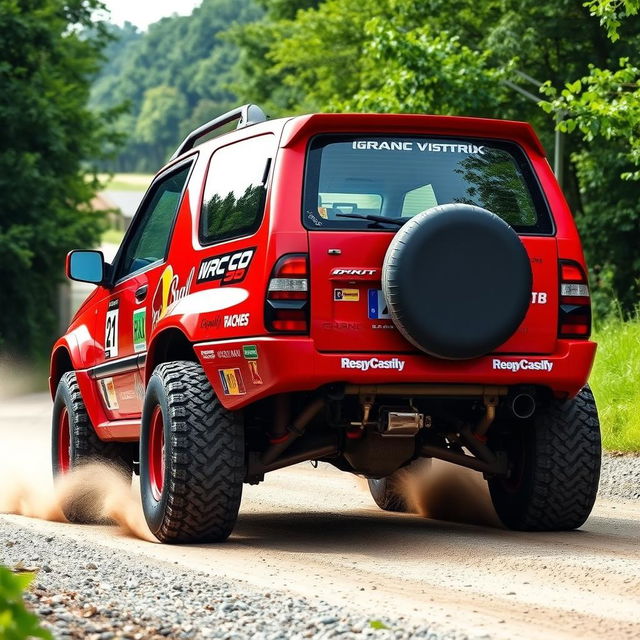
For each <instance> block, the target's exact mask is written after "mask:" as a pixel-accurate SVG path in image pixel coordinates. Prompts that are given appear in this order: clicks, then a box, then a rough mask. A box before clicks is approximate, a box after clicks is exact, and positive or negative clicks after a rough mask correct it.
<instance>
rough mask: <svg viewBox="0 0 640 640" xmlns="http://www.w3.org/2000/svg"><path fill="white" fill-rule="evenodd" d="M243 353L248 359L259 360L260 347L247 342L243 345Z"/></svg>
mask: <svg viewBox="0 0 640 640" xmlns="http://www.w3.org/2000/svg"><path fill="white" fill-rule="evenodd" d="M242 355H244V357H245V359H246V360H257V359H258V347H256V345H255V344H245V345H244V346H243V347H242Z"/></svg>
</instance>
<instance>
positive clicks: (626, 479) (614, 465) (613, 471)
mask: <svg viewBox="0 0 640 640" xmlns="http://www.w3.org/2000/svg"><path fill="white" fill-rule="evenodd" d="M598 496H599V497H601V498H607V499H609V500H634V499H638V498H640V455H629V454H619V453H605V454H604V455H603V456H602V470H601V472H600V488H599V490H598Z"/></svg>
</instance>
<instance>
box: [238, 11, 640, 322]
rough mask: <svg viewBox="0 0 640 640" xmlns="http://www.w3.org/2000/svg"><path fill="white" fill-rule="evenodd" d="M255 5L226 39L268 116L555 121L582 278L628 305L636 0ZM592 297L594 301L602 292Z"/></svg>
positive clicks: (637, 121)
mask: <svg viewBox="0 0 640 640" xmlns="http://www.w3.org/2000/svg"><path fill="white" fill-rule="evenodd" d="M263 5H264V6H265V9H266V13H265V15H264V16H262V17H261V18H260V20H258V21H256V22H254V23H251V24H248V25H245V26H243V27H238V28H237V29H235V30H234V31H232V33H231V37H232V39H233V41H234V42H237V43H238V44H239V46H240V47H241V49H242V53H241V56H240V60H239V65H238V74H239V78H238V82H237V83H236V86H238V87H240V86H242V87H243V90H244V91H245V92H246V94H247V96H248V97H249V98H250V99H251V100H254V101H257V102H259V103H264V104H266V105H267V106H268V108H269V110H270V112H271V113H272V114H276V115H279V114H285V113H300V112H305V111H313V110H332V111H383V112H384V111H388V112H413V113H439V114H461V115H476V116H489V117H498V118H510V119H516V120H525V121H528V122H531V123H532V124H533V125H534V126H535V128H536V130H537V132H538V133H539V135H540V136H541V138H542V141H543V144H545V146H546V147H547V148H548V149H551V148H552V145H553V142H554V129H555V126H556V123H557V122H558V121H560V124H559V127H560V128H561V129H562V130H563V131H565V132H566V133H567V134H568V138H569V139H568V141H567V149H568V154H567V157H566V158H565V159H564V164H565V170H566V171H565V173H566V176H567V178H566V183H565V185H564V190H565V194H566V196H567V199H568V200H569V204H570V206H571V208H572V210H573V212H574V214H575V217H576V221H577V224H578V227H579V230H580V232H581V234H582V237H583V241H584V247H585V251H586V253H587V258H588V260H589V262H590V264H591V266H592V269H593V273H594V279H593V282H594V283H596V284H599V283H601V282H602V283H605V282H606V286H607V287H608V288H607V292H606V295H607V296H609V295H610V294H611V293H613V294H614V295H615V296H616V297H617V298H618V299H620V301H621V303H622V305H623V308H624V309H625V310H626V311H627V312H629V311H630V310H631V309H633V306H634V305H635V303H636V302H637V300H638V296H639V295H640V263H639V258H638V257H637V251H636V252H634V247H637V246H640V198H638V197H637V184H634V183H631V182H629V180H630V179H631V178H637V177H638V167H640V164H639V163H640V133H639V131H640V107H639V105H640V93H639V89H638V86H639V85H638V69H637V67H636V66H634V64H632V62H634V63H636V64H637V57H638V51H639V49H640V21H638V20H629V19H627V20H626V21H625V17H626V18H628V16H632V15H635V14H636V13H637V12H638V7H639V5H640V2H638V0H591V1H590V2H587V3H586V5H585V1H584V0H554V1H551V0H542V1H540V0H481V1H478V0H428V1H426V2H422V3H416V2H413V0H326V1H325V2H322V3H319V4H317V5H315V4H314V3H311V6H310V7H308V8H305V3H303V2H294V1H291V2H288V1H287V0H281V1H279V0H273V1H269V0H264V1H263ZM283 7H284V8H286V9H287V10H286V11H284V10H283ZM592 12H593V15H592ZM603 26H604V27H605V29H603ZM607 33H609V34H611V35H612V38H613V40H612V39H609V38H608V37H607ZM614 40H615V41H614ZM522 73H525V74H527V76H529V77H533V78H534V79H537V80H539V81H540V82H541V83H544V82H545V81H546V84H545V85H544V87H543V91H544V95H543V94H542V93H541V94H540V100H541V102H542V103H543V105H542V106H543V107H544V108H545V109H546V112H545V111H543V110H542V109H540V107H539V105H538V104H536V103H535V101H531V100H530V99H527V98H525V97H524V96H522V95H521V94H519V93H517V92H515V91H514V90H513V89H512V88H511V87H509V86H508V85H506V84H505V82H506V81H509V82H515V83H516V84H518V85H520V86H523V85H524V86H523V88H525V89H527V90H528V91H529V92H530V93H531V92H532V93H533V94H536V92H537V89H536V87H535V86H534V84H532V83H531V82H530V81H529V80H527V79H526V78H524V76H522V75H521V74H522ZM553 87H563V89H561V90H555V89H554V88H553ZM544 97H547V100H546V101H543V99H544ZM634 192H635V195H634ZM596 293H597V294H598V292H596ZM599 298H600V299H601V300H602V304H601V305H600V308H601V309H605V308H606V306H607V305H606V302H605V296H604V295H600V296H599Z"/></svg>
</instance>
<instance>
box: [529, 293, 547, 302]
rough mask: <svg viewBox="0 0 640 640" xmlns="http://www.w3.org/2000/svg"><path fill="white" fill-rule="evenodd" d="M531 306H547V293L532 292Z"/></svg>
mask: <svg viewBox="0 0 640 640" xmlns="http://www.w3.org/2000/svg"><path fill="white" fill-rule="evenodd" d="M531 304H547V293H546V292H545V291H532V292H531Z"/></svg>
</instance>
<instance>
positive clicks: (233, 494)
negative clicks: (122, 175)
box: [50, 105, 600, 542]
mask: <svg viewBox="0 0 640 640" xmlns="http://www.w3.org/2000/svg"><path fill="white" fill-rule="evenodd" d="M236 120H237V121H238V126H237V128H236V129H235V130H233V131H231V132H227V133H224V134H221V135H218V136H217V137H214V138H213V139H209V140H208V141H205V142H202V141H201V139H202V138H203V137H205V136H207V137H209V138H211V135H212V134H213V133H214V132H216V133H219V130H220V128H221V127H226V129H225V130H227V129H228V126H227V125H229V124H231V123H232V122H234V121H236ZM198 142H201V144H196V143H198ZM67 275H68V276H69V277H70V278H72V279H75V280H80V281H84V282H91V283H95V284H96V285H97V286H96V289H95V291H94V292H93V293H92V294H91V295H90V296H89V298H88V299H87V300H86V302H85V303H84V304H83V305H82V307H81V308H80V310H79V311H78V313H77V314H76V316H75V318H74V319H73V321H72V323H71V325H70V327H69V329H68V331H67V333H66V334H65V335H64V336H63V337H62V338H60V340H58V342H57V343H56V344H55V346H54V349H53V355H52V358H51V378H50V387H51V393H52V396H53V397H54V409H53V437H52V450H53V470H54V473H55V474H60V473H65V472H67V471H69V470H70V469H73V468H74V467H76V466H78V465H81V464H83V463H85V462H86V461H88V460H91V459H101V460H106V461H108V462H111V463H112V464H115V465H118V466H119V467H121V468H122V469H123V470H124V471H125V473H127V474H128V476H129V477H131V473H132V471H133V470H134V469H135V470H138V463H139V473H140V486H141V492H142V503H143V508H144V513H145V517H146V519H147V522H148V524H149V527H150V529H151V531H152V532H153V533H154V534H155V535H156V536H157V537H158V539H159V540H161V541H164V542H195V541H221V540H224V539H225V538H226V537H227V536H228V535H229V534H230V532H231V531H232V529H233V526H234V523H235V521H236V518H237V514H238V509H239V506H240V499H241V495H242V485H243V483H245V482H248V483H254V484H255V483H258V482H260V481H261V480H263V478H264V476H265V474H266V473H268V472H269V471H273V470H275V469H280V468H282V467H286V466H289V465H293V464H296V463H299V462H302V461H305V460H316V461H317V460H319V461H323V462H327V463H330V464H332V465H334V466H335V467H337V468H338V469H341V470H343V471H346V472H349V473H355V474H359V475H362V476H364V477H366V478H367V479H368V482H369V487H370V489H371V493H372V495H373V498H374V500H375V501H376V503H377V504H378V505H379V506H380V507H381V508H382V509H386V510H396V511H401V510H403V509H405V508H406V505H405V503H404V501H403V499H402V496H401V495H400V494H399V493H398V491H397V479H398V472H399V471H400V470H402V469H403V468H405V467H407V466H409V465H410V464H411V463H412V462H413V461H415V460H417V459H419V458H438V459H441V460H446V461H448V462H451V463H453V464H457V465H461V466H463V467H468V468H471V469H474V470H476V471H479V472H481V473H482V474H484V477H485V478H486V479H487V481H488V484H489V489H490V493H491V497H492V500H493V504H494V505H495V508H496V511H497V513H498V515H499V517H500V519H501V520H502V522H503V523H504V525H505V526H507V527H509V528H512V529H519V530H544V531H549V530H562V529H572V528H575V527H579V526H580V525H582V524H583V522H584V521H585V520H586V518H587V517H588V515H589V513H590V511H591V508H592V506H593V502H594V499H595V496H596V491H597V487H598V479H599V471H600V430H599V423H598V415H597V411H596V406H595V403H594V399H593V396H592V394H591V391H590V390H589V388H588V386H586V383H587V379H588V376H589V371H590V369H591V365H592V362H593V358H594V355H595V350H596V345H595V344H594V343H593V342H591V341H590V340H589V335H590V329H591V326H590V325H591V307H590V298H589V287H588V283H587V276H586V267H585V262H584V257H583V254H582V249H581V245H580V240H579V237H578V233H577V231H576V227H575V225H574V222H573V219H572V216H571V213H570V211H569V208H568V206H567V203H566V202H565V199H564V197H563V195H562V192H561V190H560V188H559V186H558V184H557V182H556V180H555V178H554V176H553V174H552V172H551V169H550V167H549V164H548V163H547V160H546V159H545V153H544V150H543V148H542V146H541V144H540V142H539V140H538V138H537V137H536V135H535V133H534V132H533V130H532V129H531V127H530V126H529V125H528V124H525V123H521V122H508V121H498V120H486V119H476V118H463V117H443V116H428V115H378V114H313V115H305V116H299V117H292V118H282V119H277V120H268V119H267V118H266V116H265V115H264V113H263V112H262V110H261V109H260V108H258V107H256V106H254V105H245V106H243V107H240V108H238V109H235V110H233V111H230V112H229V113H226V114H224V115H223V116H220V117H219V118H216V119H215V120H212V121H211V122H209V123H207V124H205V125H203V126H202V127H200V128H199V129H197V130H196V131H194V132H192V133H191V134H190V135H189V136H187V138H186V139H185V140H184V142H183V143H182V145H181V146H180V147H179V148H178V150H177V151H176V153H175V154H174V156H173V157H172V159H171V160H170V162H169V163H168V164H167V165H166V166H165V167H164V168H163V169H162V170H161V171H160V173H158V174H157V176H156V177H155V178H154V180H153V182H152V183H151V186H150V187H149V190H148V191H147V193H146V195H145V196H144V199H143V200H142V203H141V205H140V207H139V209H138V212H137V213H136V216H135V218H134V220H133V223H132V225H131V227H130V228H129V230H128V232H127V234H126V236H125V238H124V240H123V242H122V245H121V247H120V249H119V251H118V254H117V256H116V258H115V260H114V261H113V264H107V263H105V261H104V259H103V256H102V254H101V253H100V252H98V251H72V252H71V253H70V254H69V256H68V258H67ZM425 481H427V482H428V475H427V477H426V480H425ZM67 516H68V517H69V519H70V520H81V519H83V515H82V514H81V513H80V512H78V511H76V510H75V509H74V508H73V506H68V507H67Z"/></svg>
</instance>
